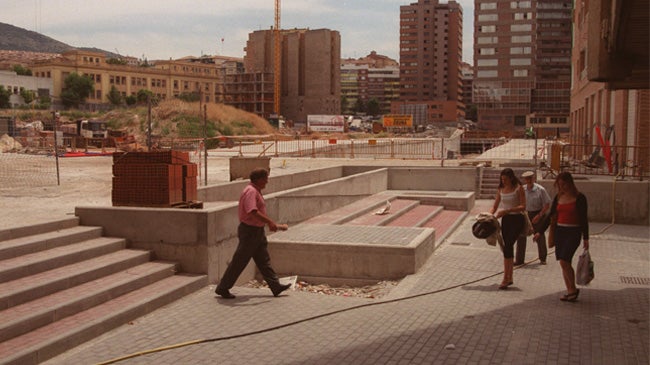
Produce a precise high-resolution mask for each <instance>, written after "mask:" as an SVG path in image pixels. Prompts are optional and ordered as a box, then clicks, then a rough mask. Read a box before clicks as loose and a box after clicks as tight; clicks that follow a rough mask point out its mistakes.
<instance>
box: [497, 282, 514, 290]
mask: <svg viewBox="0 0 650 365" xmlns="http://www.w3.org/2000/svg"><path fill="white" fill-rule="evenodd" d="M512 284H513V283H512V281H510V282H507V283H501V285H499V290H506V289H508V287H509V286H510V285H512Z"/></svg>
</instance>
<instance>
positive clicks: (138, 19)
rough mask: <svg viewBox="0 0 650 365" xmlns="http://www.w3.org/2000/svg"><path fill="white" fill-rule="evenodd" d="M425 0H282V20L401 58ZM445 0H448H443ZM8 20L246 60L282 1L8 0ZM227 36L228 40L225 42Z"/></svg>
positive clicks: (151, 53)
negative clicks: (402, 41) (405, 8)
mask: <svg viewBox="0 0 650 365" xmlns="http://www.w3.org/2000/svg"><path fill="white" fill-rule="evenodd" d="M413 2H417V0H409V1H399V0H350V1H337V0H282V16H281V25H282V28H283V29H291V28H310V29H319V28H328V29H331V30H337V31H339V32H340V33H341V56H342V57H343V58H348V57H353V58H359V57H363V56H365V55H367V54H369V53H370V52H371V51H373V50H374V51H377V53H379V54H383V55H386V56H388V57H391V58H393V59H395V60H398V61H399V7H400V5H408V4H409V3H413ZM441 2H446V1H443V0H441ZM458 2H459V3H460V4H461V6H462V7H463V17H464V19H463V32H464V34H463V60H465V61H467V62H470V63H471V61H472V57H473V55H472V32H473V24H472V23H473V19H474V15H473V14H474V0H459V1H458ZM2 3H3V5H2V12H1V15H0V22H3V23H8V24H11V25H14V26H18V27H21V28H25V29H28V30H33V31H36V32H39V33H42V34H44V35H46V36H48V37H51V38H54V39H56V40H59V41H61V42H64V43H67V44H69V45H71V46H75V47H97V48H101V49H104V50H106V51H111V52H119V53H120V54H122V55H127V56H134V57H138V58H141V57H143V56H145V57H146V58H147V59H150V60H151V59H169V58H180V57H184V56H200V55H202V54H210V55H213V54H219V55H225V56H233V57H243V56H244V47H245V46H246V40H247V39H248V33H250V32H252V31H255V30H260V29H269V28H270V27H271V26H273V24H274V4H275V1H274V0H216V1H207V0H193V1H181V0H130V1H125V0H109V1H106V0H23V1H9V3H11V4H7V1H2ZM222 39H223V41H222Z"/></svg>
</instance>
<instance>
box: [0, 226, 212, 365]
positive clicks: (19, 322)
mask: <svg viewBox="0 0 650 365" xmlns="http://www.w3.org/2000/svg"><path fill="white" fill-rule="evenodd" d="M177 271H178V265H177V264H175V263H172V262H163V261H152V254H151V253H150V252H149V251H143V250H132V249H128V248H127V242H126V241H125V240H124V239H121V238H114V237H103V236H102V228H101V227H87V226H80V225H79V222H78V219H77V218H70V219H66V220H61V221H56V222H49V223H44V224H39V225H34V226H29V227H20V228H15V229H7V230H0V364H38V363H41V362H43V361H45V360H47V359H50V358H52V357H54V356H56V355H58V354H60V353H62V352H65V351H66V350H69V349H71V348H73V347H75V346H77V345H79V344H81V343H83V342H85V341H88V340H90V339H92V338H94V337H97V336H99V335H101V334H103V333H105V332H107V331H109V330H111V329H113V328H116V327H118V326H120V325H122V324H125V323H128V322H129V321H131V320H133V319H136V318H137V317H140V316H142V315H144V314H147V313H149V312H152V311H153V310H155V309H157V308H159V307H161V306H164V305H166V304H168V303H170V302H172V301H174V300H176V299H179V298H181V297H183V296H185V295H187V294H189V293H191V292H194V291H196V290H198V289H199V288H201V287H204V286H205V285H207V278H206V276H203V275H186V274H180V273H178V272H177Z"/></svg>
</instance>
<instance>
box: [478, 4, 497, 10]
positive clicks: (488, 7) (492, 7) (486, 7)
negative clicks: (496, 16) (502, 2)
mask: <svg viewBox="0 0 650 365" xmlns="http://www.w3.org/2000/svg"><path fill="white" fill-rule="evenodd" d="M496 8H497V3H482V4H481V8H480V9H481V10H495V9H496Z"/></svg>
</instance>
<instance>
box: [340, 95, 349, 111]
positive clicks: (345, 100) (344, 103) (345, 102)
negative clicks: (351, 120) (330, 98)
mask: <svg viewBox="0 0 650 365" xmlns="http://www.w3.org/2000/svg"><path fill="white" fill-rule="evenodd" d="M341 111H342V112H347V111H348V97H347V96H345V95H341Z"/></svg>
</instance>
